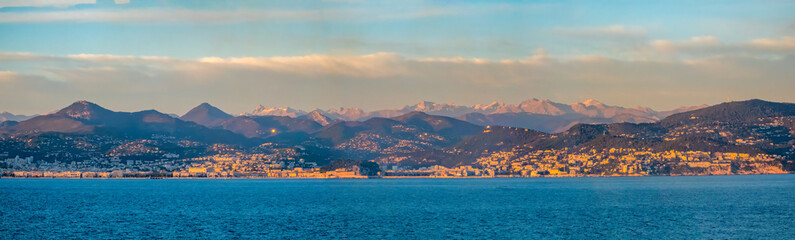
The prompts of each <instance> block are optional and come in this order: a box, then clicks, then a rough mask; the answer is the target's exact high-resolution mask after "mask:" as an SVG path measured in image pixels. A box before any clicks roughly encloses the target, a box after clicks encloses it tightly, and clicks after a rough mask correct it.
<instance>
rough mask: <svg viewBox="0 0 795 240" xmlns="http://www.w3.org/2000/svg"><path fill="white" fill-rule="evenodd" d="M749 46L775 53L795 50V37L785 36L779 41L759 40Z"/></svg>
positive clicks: (770, 39)
mask: <svg viewBox="0 0 795 240" xmlns="http://www.w3.org/2000/svg"><path fill="white" fill-rule="evenodd" d="M749 45H750V46H752V47H756V48H759V49H768V50H773V51H778V50H795V37H790V36H785V37H781V38H778V39H772V38H759V39H754V40H753V41H751V42H750V43H749Z"/></svg>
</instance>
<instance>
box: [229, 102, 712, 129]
mask: <svg viewBox="0 0 795 240" xmlns="http://www.w3.org/2000/svg"><path fill="white" fill-rule="evenodd" d="M704 107H706V105H701V106H688V107H679V108H676V109H672V110H668V111H655V110H653V109H651V108H648V107H633V108H625V107H620V106H611V105H607V104H604V103H602V102H599V101H597V100H594V99H586V100H584V101H582V102H575V103H570V104H565V103H558V102H553V101H551V100H549V99H543V100H541V99H535V98H533V99H528V100H525V101H522V102H520V103H517V104H506V103H503V102H496V101H495V102H493V103H491V104H486V105H481V104H478V105H474V106H463V105H457V104H454V103H441V104H440V103H434V102H430V101H421V102H419V103H417V104H414V105H406V106H404V107H402V108H393V109H383V110H376V111H370V112H367V111H364V110H362V109H360V108H337V109H329V110H315V111H313V113H312V116H307V115H308V113H306V112H304V111H302V110H298V109H293V108H289V107H281V108H273V107H263V106H262V105H259V106H257V108H256V109H255V110H254V111H252V112H251V113H246V114H243V115H276V116H289V117H297V116H305V117H303V118H307V119H312V120H315V121H316V122H318V123H320V124H322V125H326V124H327V122H331V121H329V120H324V119H325V118H329V119H335V120H344V121H363V120H367V119H370V118H375V117H381V118H392V117H396V116H401V115H404V114H406V113H409V112H415V111H416V112H424V113H427V114H430V115H439V116H447V117H454V118H458V119H462V120H467V121H469V120H471V122H473V123H477V124H491V123H493V124H495V125H505V126H512V127H529V128H533V129H537V130H541V131H547V132H554V131H559V130H560V129H564V130H565V128H566V127H567V126H570V125H573V124H576V123H614V122H631V123H647V122H655V121H659V120H661V119H663V118H665V117H667V116H670V115H672V114H676V113H680V112H685V111H691V110H696V109H700V108H704ZM472 114H475V115H472ZM475 119H477V120H475ZM528 121H533V122H535V123H533V124H530V125H527V124H524V123H526V122H528ZM538 121H541V122H556V121H557V123H556V124H551V123H538ZM541 125H543V126H548V127H545V128H541V129H538V127H535V128H534V127H533V126H541Z"/></svg>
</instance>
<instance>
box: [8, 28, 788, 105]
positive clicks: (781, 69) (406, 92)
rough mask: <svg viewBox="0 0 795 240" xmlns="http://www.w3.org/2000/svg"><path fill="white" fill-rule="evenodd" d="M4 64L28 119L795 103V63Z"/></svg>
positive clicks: (87, 60)
mask: <svg viewBox="0 0 795 240" xmlns="http://www.w3.org/2000/svg"><path fill="white" fill-rule="evenodd" d="M698 41H702V42H710V41H711V40H709V39H707V38H704V39H700V40H697V41H696V42H698ZM0 56H24V57H15V58H8V57H6V58H2V57H0V61H3V62H4V65H5V66H11V65H29V66H30V67H28V68H26V69H33V70H28V71H21V72H17V71H14V70H10V69H0V70H2V72H0V81H2V82H3V88H2V89H0V103H2V105H0V108H3V109H0V110H3V111H11V112H17V113H25V114H31V113H44V112H49V111H51V110H53V109H55V108H56V107H55V106H58V107H62V105H66V104H68V103H69V102H71V101H74V100H78V99H88V100H90V101H96V102H98V103H100V104H103V105H107V107H110V108H114V109H119V110H126V111H134V110H140V109H145V108H156V109H159V110H164V111H166V112H175V113H182V112H184V111H186V110H187V109H189V108H190V107H192V106H194V105H196V104H197V103H200V102H212V103H214V104H216V105H219V106H221V107H222V108H223V109H225V110H227V111H230V112H244V111H249V110H250V109H249V108H251V107H253V106H255V105H256V104H266V105H279V106H292V107H298V108H304V109H312V108H315V107H319V108H331V107H340V106H352V107H363V108H365V109H379V108H388V107H394V106H395V105H396V103H401V102H405V103H410V102H415V101H417V100H419V99H426V100H431V101H439V102H456V103H459V104H478V103H484V102H491V101H494V100H501V101H508V102H518V101H521V100H524V99H527V98H532V97H537V98H550V99H555V100H557V101H577V100H579V99H580V98H583V96H586V97H588V98H596V99H600V100H601V101H606V102H612V103H615V104H618V105H627V106H630V105H632V106H634V105H645V106H651V107H654V108H658V109H667V108H673V107H676V106H679V105H698V104H702V103H709V104H713V103H717V102H720V101H721V100H723V99H725V98H726V97H727V96H730V97H732V98H733V99H743V98H763V99H768V100H776V101H790V102H791V101H794V100H795V99H793V98H792V95H791V93H790V91H791V89H795V82H793V81H791V76H794V75H795V69H793V68H792V67H791V66H793V65H795V57H783V58H778V59H762V58H754V57H746V56H724V57H709V58H702V59H694V60H687V61H652V60H619V59H613V58H609V57H605V56H600V55H584V56H578V57H573V58H566V59H561V58H556V57H553V56H549V55H548V54H547V53H546V51H544V50H543V49H541V50H538V51H537V54H536V55H533V56H529V57H527V58H525V59H503V60H493V61H491V60H485V59H474V58H460V57H458V58H425V59H411V58H406V57H403V56H401V55H398V54H395V53H374V54H367V55H352V56H344V55H343V56H336V55H307V56H293V57H241V58H218V57H206V58H199V59H173V58H166V57H136V56H115V55H91V54H76V55H69V56H40V55H35V54H25V53H11V54H0ZM31 102H32V103H40V104H32V103H31ZM17 104H21V105H19V106H17ZM398 105H399V104H398ZM31 111H34V112H31Z"/></svg>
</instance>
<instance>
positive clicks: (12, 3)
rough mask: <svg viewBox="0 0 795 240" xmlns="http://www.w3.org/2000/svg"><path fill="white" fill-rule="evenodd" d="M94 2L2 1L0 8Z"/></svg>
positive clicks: (90, 0) (58, 0) (72, 4)
mask: <svg viewBox="0 0 795 240" xmlns="http://www.w3.org/2000/svg"><path fill="white" fill-rule="evenodd" d="M96 2H97V1H96V0H3V1H0V8H4V7H69V6H74V5H77V4H93V3H96Z"/></svg>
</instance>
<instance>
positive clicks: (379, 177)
mask: <svg viewBox="0 0 795 240" xmlns="http://www.w3.org/2000/svg"><path fill="white" fill-rule="evenodd" d="M787 174H795V172H785V173H754V174H703V175H680V174H677V175H582V176H538V177H522V176H508V175H505V176H464V177H457V176H361V177H331V178H312V177H164V178H161V177H154V178H148V177H112V178H75V177H13V176H2V177H0V179H97V180H102V179H151V180H169V179H173V180H178V179H224V180H226V179H229V180H234V179H273V180H288V179H304V180H305V179H329V180H333V179H340V180H342V179H357V180H359V179H365V180H366V179H490V178H493V179H504V178H622V177H698V176H752V175H787Z"/></svg>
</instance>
